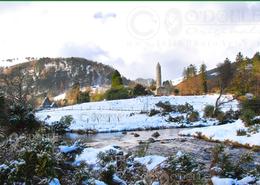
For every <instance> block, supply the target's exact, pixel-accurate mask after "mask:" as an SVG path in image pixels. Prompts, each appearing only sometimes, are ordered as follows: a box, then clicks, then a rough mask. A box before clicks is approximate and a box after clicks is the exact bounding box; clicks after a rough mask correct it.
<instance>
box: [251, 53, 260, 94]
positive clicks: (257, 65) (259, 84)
mask: <svg viewBox="0 0 260 185" xmlns="http://www.w3.org/2000/svg"><path fill="white" fill-rule="evenodd" d="M252 60H253V84H254V92H255V95H257V96H260V53H259V52H257V53H256V54H255V55H254V57H253V59H252Z"/></svg>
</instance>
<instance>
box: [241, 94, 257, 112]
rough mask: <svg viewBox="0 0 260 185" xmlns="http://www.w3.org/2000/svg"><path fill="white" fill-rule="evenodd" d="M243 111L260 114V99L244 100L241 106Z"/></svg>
mask: <svg viewBox="0 0 260 185" xmlns="http://www.w3.org/2000/svg"><path fill="white" fill-rule="evenodd" d="M240 106H241V108H242V111H243V110H248V109H250V110H252V111H253V112H255V114H258V115H259V114H260V97H257V98H254V99H251V100H249V99H246V100H243V101H242V102H241V104H240Z"/></svg>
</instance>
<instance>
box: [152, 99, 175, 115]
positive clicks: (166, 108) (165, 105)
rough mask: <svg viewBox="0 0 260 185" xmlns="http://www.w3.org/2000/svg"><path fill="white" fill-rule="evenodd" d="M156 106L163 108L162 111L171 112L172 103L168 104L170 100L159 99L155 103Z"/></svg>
mask: <svg viewBox="0 0 260 185" xmlns="http://www.w3.org/2000/svg"><path fill="white" fill-rule="evenodd" d="M155 105H156V106H157V107H159V108H161V109H162V110H163V112H167V113H168V112H171V111H172V110H173V109H172V105H171V104H170V102H168V101H166V102H164V103H163V102H161V101H159V102H158V103H156V104H155Z"/></svg>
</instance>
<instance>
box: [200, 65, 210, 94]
mask: <svg viewBox="0 0 260 185" xmlns="http://www.w3.org/2000/svg"><path fill="white" fill-rule="evenodd" d="M206 69H207V66H206V65H205V64H201V66H200V78H201V85H202V90H203V93H205V94H207V92H208V85H207V73H206V72H207V71H206Z"/></svg>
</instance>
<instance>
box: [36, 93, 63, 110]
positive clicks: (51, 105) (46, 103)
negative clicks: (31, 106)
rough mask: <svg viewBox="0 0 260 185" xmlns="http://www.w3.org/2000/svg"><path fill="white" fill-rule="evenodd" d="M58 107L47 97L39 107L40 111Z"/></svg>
mask: <svg viewBox="0 0 260 185" xmlns="http://www.w3.org/2000/svg"><path fill="white" fill-rule="evenodd" d="M57 107H58V105H57V104H56V103H55V102H52V101H50V99H49V98H48V97H47V96H46V97H45V98H44V100H43V102H42V104H41V106H40V107H39V109H49V108H57Z"/></svg>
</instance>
